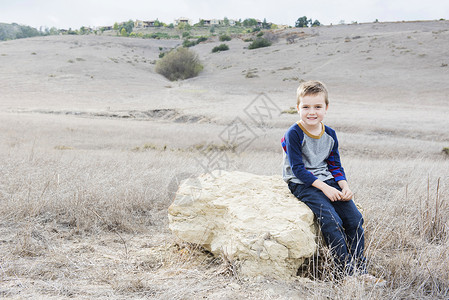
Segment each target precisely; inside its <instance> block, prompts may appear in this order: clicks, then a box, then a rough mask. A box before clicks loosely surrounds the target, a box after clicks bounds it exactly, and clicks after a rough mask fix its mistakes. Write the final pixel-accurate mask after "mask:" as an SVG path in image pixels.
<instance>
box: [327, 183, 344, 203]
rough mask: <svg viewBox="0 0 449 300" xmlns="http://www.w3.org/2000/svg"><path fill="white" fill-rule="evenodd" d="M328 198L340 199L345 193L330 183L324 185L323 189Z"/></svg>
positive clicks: (332, 199) (331, 199)
mask: <svg viewBox="0 0 449 300" xmlns="http://www.w3.org/2000/svg"><path fill="white" fill-rule="evenodd" d="M321 191H322V192H323V193H324V194H325V195H326V197H327V198H329V200H330V201H332V202H334V201H340V200H343V197H344V194H343V193H342V192H340V191H339V190H337V189H336V188H334V187H331V186H330V185H327V184H326V187H323V189H322V190H321Z"/></svg>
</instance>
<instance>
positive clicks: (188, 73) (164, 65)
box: [156, 47, 203, 81]
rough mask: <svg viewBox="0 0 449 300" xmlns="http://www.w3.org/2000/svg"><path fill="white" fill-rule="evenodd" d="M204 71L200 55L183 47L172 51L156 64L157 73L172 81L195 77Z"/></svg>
mask: <svg viewBox="0 0 449 300" xmlns="http://www.w3.org/2000/svg"><path fill="white" fill-rule="evenodd" d="M202 69H203V66H202V65H201V63H200V60H199V58H198V55H197V54H195V53H194V52H192V51H190V50H189V49H187V48H183V47H181V48H178V49H176V50H173V51H170V52H169V53H167V54H165V55H164V57H163V58H161V59H160V60H158V61H157V63H156V72H157V73H159V74H161V75H163V76H164V77H166V78H167V79H169V80H171V81H175V80H179V79H181V80H184V79H187V78H192V77H195V76H197V75H198V74H199V73H200V72H201V70H202Z"/></svg>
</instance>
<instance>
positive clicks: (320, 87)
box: [296, 80, 329, 106]
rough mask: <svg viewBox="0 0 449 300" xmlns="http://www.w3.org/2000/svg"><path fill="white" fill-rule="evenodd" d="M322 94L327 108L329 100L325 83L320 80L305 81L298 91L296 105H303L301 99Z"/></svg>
mask: <svg viewBox="0 0 449 300" xmlns="http://www.w3.org/2000/svg"><path fill="white" fill-rule="evenodd" d="M321 93H322V94H323V95H324V101H325V102H326V106H328V105H329V98H328V93H327V88H326V86H325V85H324V83H322V82H320V81H318V80H310V81H305V82H303V83H301V84H300V85H299V87H298V90H297V91H296V105H299V103H301V97H304V96H308V95H316V94H321Z"/></svg>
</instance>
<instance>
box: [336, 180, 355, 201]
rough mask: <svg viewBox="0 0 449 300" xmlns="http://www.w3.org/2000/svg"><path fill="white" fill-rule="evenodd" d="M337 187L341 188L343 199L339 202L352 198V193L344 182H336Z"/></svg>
mask: <svg viewBox="0 0 449 300" xmlns="http://www.w3.org/2000/svg"><path fill="white" fill-rule="evenodd" d="M337 183H338V185H339V186H340V188H341V191H342V193H343V197H342V199H341V200H343V201H349V200H351V199H352V197H353V196H354V193H353V192H352V191H351V190H350V189H349V184H348V182H347V181H346V180H340V181H338V182H337Z"/></svg>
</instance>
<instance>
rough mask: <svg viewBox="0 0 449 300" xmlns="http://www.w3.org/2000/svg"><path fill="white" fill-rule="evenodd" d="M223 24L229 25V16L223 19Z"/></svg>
mask: <svg viewBox="0 0 449 300" xmlns="http://www.w3.org/2000/svg"><path fill="white" fill-rule="evenodd" d="M223 24H224V25H225V26H229V19H228V18H227V17H224V19H223Z"/></svg>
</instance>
